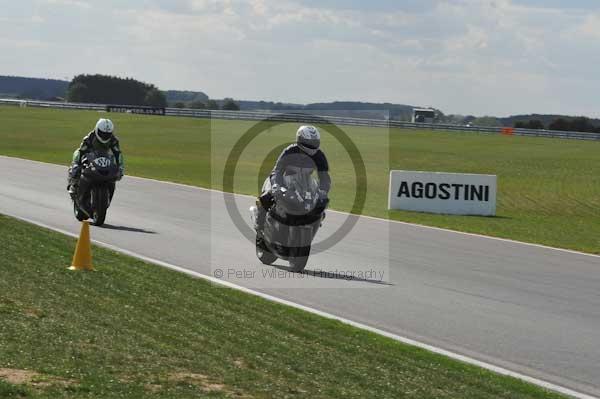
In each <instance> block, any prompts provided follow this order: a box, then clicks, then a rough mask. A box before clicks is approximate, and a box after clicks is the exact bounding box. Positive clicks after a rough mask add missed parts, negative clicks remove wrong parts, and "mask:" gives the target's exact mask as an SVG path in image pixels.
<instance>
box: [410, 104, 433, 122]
mask: <svg viewBox="0 0 600 399" xmlns="http://www.w3.org/2000/svg"><path fill="white" fill-rule="evenodd" d="M434 119H435V110H434V109H431V108H415V109H413V116H412V122H413V123H433V121H434Z"/></svg>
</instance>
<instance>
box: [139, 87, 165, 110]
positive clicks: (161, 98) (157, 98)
mask: <svg viewBox="0 0 600 399" xmlns="http://www.w3.org/2000/svg"><path fill="white" fill-rule="evenodd" d="M144 104H145V105H150V106H153V107H166V106H167V98H166V97H165V95H164V94H163V92H162V91H160V90H158V89H156V88H152V89H150V90H148V92H147V93H146V97H145V98H144Z"/></svg>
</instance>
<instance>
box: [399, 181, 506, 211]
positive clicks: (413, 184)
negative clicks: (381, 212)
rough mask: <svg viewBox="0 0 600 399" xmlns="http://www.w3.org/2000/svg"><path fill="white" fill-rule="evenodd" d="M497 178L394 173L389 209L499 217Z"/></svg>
mask: <svg viewBox="0 0 600 399" xmlns="http://www.w3.org/2000/svg"><path fill="white" fill-rule="evenodd" d="M496 182H497V177H496V175H479V174H469V173H444V172H420V171H409V170H392V171H390V186H389V201H388V208H389V209H400V210H405V211H417V212H430V213H442V214H452V215H482V216H495V215H496Z"/></svg>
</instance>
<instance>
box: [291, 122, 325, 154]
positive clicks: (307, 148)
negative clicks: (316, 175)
mask: <svg viewBox="0 0 600 399" xmlns="http://www.w3.org/2000/svg"><path fill="white" fill-rule="evenodd" d="M296 144H298V147H300V149H301V150H302V151H304V152H305V153H307V154H308V155H315V154H316V153H317V151H318V149H319V146H320V145H321V134H320V133H319V130H318V129H317V128H316V127H314V126H300V128H299V129H298V131H297V132H296Z"/></svg>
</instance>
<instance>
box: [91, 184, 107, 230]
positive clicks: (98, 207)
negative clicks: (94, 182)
mask: <svg viewBox="0 0 600 399" xmlns="http://www.w3.org/2000/svg"><path fill="white" fill-rule="evenodd" d="M108 196H109V193H108V189H106V188H94V189H92V198H91V199H92V225H94V226H102V225H103V224H104V220H105V219H106V210H107V209H108Z"/></svg>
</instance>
